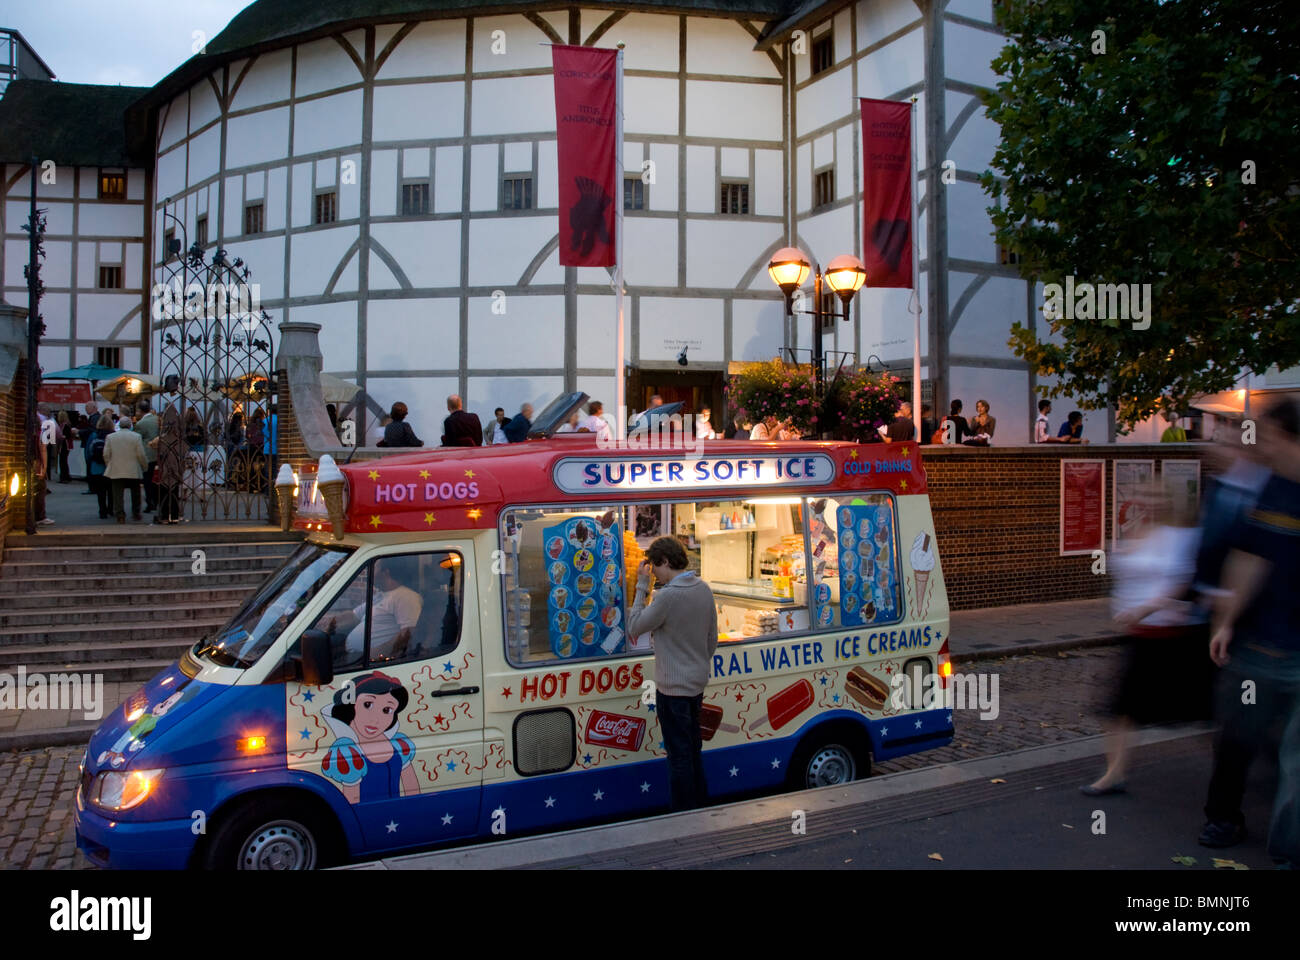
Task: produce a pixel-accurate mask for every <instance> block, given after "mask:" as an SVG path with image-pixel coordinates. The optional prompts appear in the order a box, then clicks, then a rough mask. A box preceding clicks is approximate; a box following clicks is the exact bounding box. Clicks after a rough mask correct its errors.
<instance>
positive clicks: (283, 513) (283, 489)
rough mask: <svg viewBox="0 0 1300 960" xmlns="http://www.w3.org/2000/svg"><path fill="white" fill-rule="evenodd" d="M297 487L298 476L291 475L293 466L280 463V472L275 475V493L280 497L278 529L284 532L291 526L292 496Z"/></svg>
mask: <svg viewBox="0 0 1300 960" xmlns="http://www.w3.org/2000/svg"><path fill="white" fill-rule="evenodd" d="M297 488H298V478H297V477H295V476H294V475H293V468H292V467H290V466H289V465H288V464H287V463H282V464H280V472H279V473H278V474H276V477H275V493H276V496H278V497H279V498H280V529H281V530H282V531H284V532H285V533H288V532H289V528H290V527H292V526H293V498H294V491H295V490H296V489H297Z"/></svg>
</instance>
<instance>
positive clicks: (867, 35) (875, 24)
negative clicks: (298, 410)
mask: <svg viewBox="0 0 1300 960" xmlns="http://www.w3.org/2000/svg"><path fill="white" fill-rule="evenodd" d="M855 12H856V14H857V18H858V47H859V48H862V47H867V46H870V45H871V44H873V43H876V42H877V41H879V40H882V39H884V38H885V37H887V36H889V35H890V34H891V33H894V32H895V31H897V30H901V29H903V28H904V27H906V26H909V25H910V24H914V23H915V24H919V23H920V22H921V14H920V12H919V11H918V10H917V7H916V4H915V3H913V2H912V0H859V2H858V3H857V4H855Z"/></svg>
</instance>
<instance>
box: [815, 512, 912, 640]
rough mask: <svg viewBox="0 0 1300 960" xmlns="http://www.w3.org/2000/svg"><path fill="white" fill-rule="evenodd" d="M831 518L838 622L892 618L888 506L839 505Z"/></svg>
mask: <svg viewBox="0 0 1300 960" xmlns="http://www.w3.org/2000/svg"><path fill="white" fill-rule="evenodd" d="M835 519H836V523H837V525H838V527H837V532H838V538H839V548H840V551H839V566H840V622H841V623H842V624H843V625H844V626H846V627H847V626H858V625H861V624H867V623H874V622H875V621H877V620H883V621H889V620H893V619H895V618H896V617H897V605H896V603H895V599H894V598H895V588H896V587H897V585H898V584H897V579H896V577H895V574H894V530H893V524H894V518H893V513H892V511H891V510H890V508H889V505H888V504H880V505H876V504H865V503H861V504H860V503H850V504H841V505H840V506H839V507H838V508H836V510H835ZM817 599H819V598H817ZM819 622H820V621H819Z"/></svg>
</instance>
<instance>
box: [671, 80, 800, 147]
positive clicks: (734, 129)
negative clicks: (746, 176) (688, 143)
mask: <svg viewBox="0 0 1300 960" xmlns="http://www.w3.org/2000/svg"><path fill="white" fill-rule="evenodd" d="M686 135H687V136H690V137H723V138H734V139H737V140H780V139H781V87H780V85H779V84H774V83H773V84H767V83H724V82H720V81H710V80H688V81H687V82H686Z"/></svg>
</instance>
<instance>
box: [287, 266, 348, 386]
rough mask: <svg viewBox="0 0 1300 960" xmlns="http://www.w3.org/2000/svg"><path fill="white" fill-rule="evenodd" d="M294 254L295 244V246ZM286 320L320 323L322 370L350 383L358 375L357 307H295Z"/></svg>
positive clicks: (319, 305)
mask: <svg viewBox="0 0 1300 960" xmlns="http://www.w3.org/2000/svg"><path fill="white" fill-rule="evenodd" d="M294 247H295V250H296V249H297V243H296V242H295V244H294ZM288 319H290V320H292V321H293V322H295V323H319V324H320V325H321V331H320V348H321V355H322V356H323V357H324V366H323V368H322V369H324V370H327V371H329V372H330V373H334V374H337V375H338V376H341V377H347V378H348V379H351V378H352V377H354V376H355V375H356V372H357V305H356V303H354V302H352V301H350V300H349V301H345V302H343V303H319V304H313V305H311V306H297V307H294V308H293V309H292V310H291V311H289V317H288Z"/></svg>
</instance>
